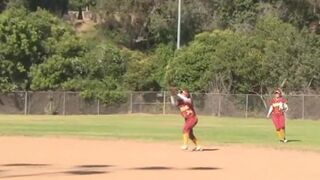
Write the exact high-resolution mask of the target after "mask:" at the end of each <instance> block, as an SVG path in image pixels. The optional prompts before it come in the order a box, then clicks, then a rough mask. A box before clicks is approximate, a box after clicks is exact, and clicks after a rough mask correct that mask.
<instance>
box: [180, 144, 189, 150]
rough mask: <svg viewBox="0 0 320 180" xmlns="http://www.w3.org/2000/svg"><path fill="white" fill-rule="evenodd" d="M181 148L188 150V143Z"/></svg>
mask: <svg viewBox="0 0 320 180" xmlns="http://www.w3.org/2000/svg"><path fill="white" fill-rule="evenodd" d="M180 149H181V150H183V151H186V150H188V146H187V145H182V146H181V147H180Z"/></svg>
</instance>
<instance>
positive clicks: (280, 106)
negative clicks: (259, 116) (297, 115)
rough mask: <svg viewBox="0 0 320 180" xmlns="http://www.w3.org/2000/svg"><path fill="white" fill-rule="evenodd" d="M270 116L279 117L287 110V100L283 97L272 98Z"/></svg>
mask: <svg viewBox="0 0 320 180" xmlns="http://www.w3.org/2000/svg"><path fill="white" fill-rule="evenodd" d="M270 104H271V107H272V112H271V113H272V114H273V115H281V114H284V112H285V111H286V110H287V107H286V104H287V99H285V98H284V97H279V98H272V100H271V103H270Z"/></svg>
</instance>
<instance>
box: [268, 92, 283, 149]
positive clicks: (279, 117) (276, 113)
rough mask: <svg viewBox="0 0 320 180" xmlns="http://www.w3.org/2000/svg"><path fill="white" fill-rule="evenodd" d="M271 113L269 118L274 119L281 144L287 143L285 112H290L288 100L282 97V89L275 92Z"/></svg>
mask: <svg viewBox="0 0 320 180" xmlns="http://www.w3.org/2000/svg"><path fill="white" fill-rule="evenodd" d="M270 104H271V105H270V108H269V112H268V115H267V118H269V117H270V115H271V117H272V121H273V124H274V126H275V128H276V131H277V134H278V137H279V140H280V142H282V143H286V142H288V140H287V139H286V131H285V130H286V125H285V121H286V116H285V112H286V111H288V105H287V99H285V98H284V97H283V96H282V91H281V90H280V89H277V90H275V92H274V98H272V100H271V103H270Z"/></svg>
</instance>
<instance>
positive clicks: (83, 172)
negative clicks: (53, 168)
mask: <svg viewBox="0 0 320 180" xmlns="http://www.w3.org/2000/svg"><path fill="white" fill-rule="evenodd" d="M106 173H108V172H107V171H89V170H71V171H59V172H43V173H30V174H16V175H8V176H0V179H4V178H25V177H37V176H48V175H51V176H52V175H61V174H69V175H78V176H85V175H95V174H106Z"/></svg>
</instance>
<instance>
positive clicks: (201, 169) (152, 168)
mask: <svg viewBox="0 0 320 180" xmlns="http://www.w3.org/2000/svg"><path fill="white" fill-rule="evenodd" d="M220 169H221V168H218V167H208V166H201V167H188V168H174V167H167V166H145V167H136V168H132V169H131V170H145V171H155V170H156V171H157V170H192V171H211V170H220Z"/></svg>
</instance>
